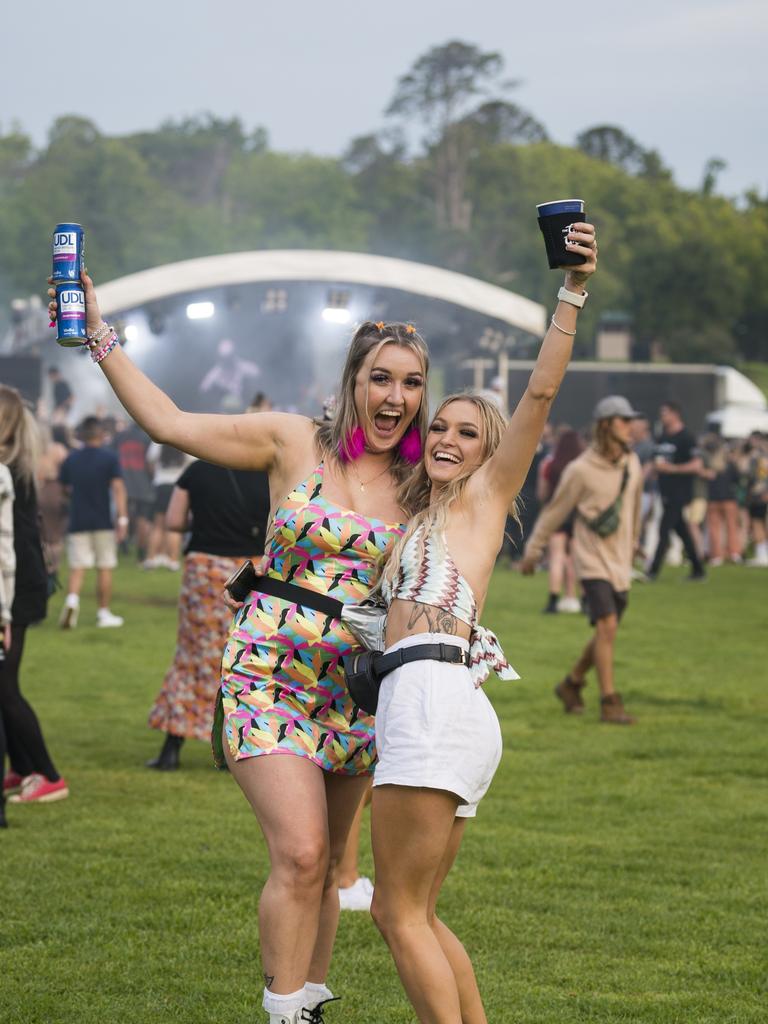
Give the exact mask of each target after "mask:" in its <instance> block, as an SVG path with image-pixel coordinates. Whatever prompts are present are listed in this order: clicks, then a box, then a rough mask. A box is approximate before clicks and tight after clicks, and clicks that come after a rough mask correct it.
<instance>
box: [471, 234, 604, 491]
mask: <svg viewBox="0 0 768 1024" xmlns="http://www.w3.org/2000/svg"><path fill="white" fill-rule="evenodd" d="M568 238H569V240H570V241H569V243H568V248H569V251H571V252H575V253H580V254H581V255H582V256H585V257H586V258H587V262H586V263H582V264H580V265H579V266H577V267H571V268H569V269H568V271H567V272H566V275H565V288H566V290H567V291H569V292H573V293H574V294H575V295H577V296H582V295H583V294H584V285H585V284H586V282H587V281H588V280H589V278H590V276H591V275H592V274H593V273H594V272H595V268H596V266H597V242H596V241H595V229H594V227H593V226H592V225H591V224H583V223H579V224H574V225H573V228H572V229H571V232H570V233H569V235H568ZM578 314H579V308H578V307H577V306H574V305H573V304H572V303H570V302H566V301H562V300H561V301H559V302H558V304H557V307H556V309H555V313H554V316H553V317H552V321H551V323H550V326H549V330H548V331H547V333H546V334H545V335H544V341H543V342H542V344H541V348H540V350H539V356H538V359H537V360H536V365H535V366H534V368H533V372H532V373H531V376H530V379H529V381H528V387H527V388H526V389H525V393H524V394H523V397H522V398H521V399H520V401H519V402H518V404H517V408H516V409H515V411H514V413H513V415H512V417H511V418H510V421H509V423H508V424H507V429H506V430H505V431H504V436H503V437H502V440H501V444H500V445H499V447H498V448H497V449H496V451H495V452H494V454H493V455H492V456H491V458H490V459H489V460H488V461H487V462H486V463H485V465H484V466H483V467H481V469H480V470H478V472H477V473H476V474H475V476H476V477H477V478H478V480H477V482H478V485H479V486H481V487H483V489H484V490H485V493H490V494H491V495H492V496H493V501H494V502H498V503H499V505H501V506H503V507H504V508H507V507H508V506H509V505H510V504H511V502H512V501H514V499H515V498H516V497H517V494H518V492H519V491H520V488H521V487H522V485H523V482H524V480H525V478H526V476H527V474H528V469H529V468H530V465H531V461H532V460H533V456H534V454H535V452H536V446H537V445H538V443H539V439H540V438H541V433H542V431H543V430H544V424H545V423H546V422H547V418H548V417H549V410H550V407H551V405H552V402H553V401H554V399H555V396H556V395H557V392H558V390H559V388H560V384H561V382H562V379H563V377H564V376H565V371H566V369H567V367H568V363H569V362H570V359H571V351H572V349H573V336H574V335H575V334H576V322H577V320H578Z"/></svg>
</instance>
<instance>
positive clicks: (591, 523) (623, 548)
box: [520, 395, 643, 725]
mask: <svg viewBox="0 0 768 1024" xmlns="http://www.w3.org/2000/svg"><path fill="white" fill-rule="evenodd" d="M641 415H642V413H639V412H636V411H635V410H634V409H633V408H632V406H631V405H630V403H629V402H628V401H627V399H626V398H624V397H622V396H621V395H609V396H608V397H607V398H603V399H601V401H599V402H598V403H597V405H596V406H595V411H594V413H593V419H594V433H593V441H592V445H591V446H590V447H589V448H587V450H586V451H585V452H583V453H582V454H581V455H580V456H579V457H578V458H576V459H574V460H573V462H571V463H569V465H568V466H566V468H565V470H564V472H563V475H562V477H561V478H560V483H559V484H558V486H557V489H556V491H555V493H554V495H553V496H552V500H551V501H550V502H549V504H548V505H547V506H546V508H545V509H544V511H543V512H542V514H541V516H540V517H539V519H538V521H537V522H536V526H535V528H534V531H533V533H532V534H531V537H530V540H529V541H528V543H527V544H526V546H525V553H524V555H523V558H522V561H521V563H520V569H521V571H522V572H523V573H524V574H526V575H530V574H531V573H533V571H534V569H535V568H536V565H537V564H538V561H539V559H540V557H541V554H542V551H543V550H544V548H545V546H546V544H547V541H548V540H549V537H550V535H551V534H552V533H553V532H554V531H555V530H556V529H557V527H558V526H559V525H560V524H561V523H562V522H564V521H565V520H566V519H567V518H568V516H569V515H570V514H571V513H572V512H574V511H575V512H576V516H575V521H574V531H573V544H572V552H573V558H574V562H575V564H576V572H577V575H578V577H579V580H580V581H581V586H582V589H583V591H584V597H585V599H586V603H587V608H588V611H589V618H590V622H591V623H592V625H593V626H594V628H595V632H594V635H593V636H592V639H591V640H590V641H589V643H588V644H587V645H586V647H585V648H584V650H583V651H582V653H581V655H580V656H579V658H578V659H577V661H576V662H575V664H574V665H573V667H572V668H571V670H570V672H569V673H568V674H567V675H566V676H565V678H564V679H563V680H562V682H560V683H558V685H557V686H556V687H555V694H556V696H557V697H558V698H559V699H560V700H561V701H562V703H563V707H564V709H565V711H566V713H567V714H571V715H577V714H581V713H582V712H583V710H584V700H583V698H582V689H583V688H584V685H585V682H586V679H585V677H586V674H587V672H588V671H589V670H590V669H591V668H594V669H595V670H596V673H597V682H598V686H599V687H600V720H601V721H603V722H609V723H612V724H614V725H631V724H632V723H633V722H634V721H635V719H634V718H633V717H632V715H630V714H628V713H627V711H626V710H625V708H624V703H623V701H622V699H621V695H620V694H618V693H616V691H615V689H614V686H613V650H614V643H615V639H616V630H617V629H618V625H619V621H620V620H621V617H622V615H623V614H624V611H625V609H626V607H627V601H628V595H629V586H630V580H631V572H632V560H633V557H634V553H635V550H636V547H637V542H638V538H639V533H640V506H641V498H642V493H643V473H642V469H641V467H640V461H639V459H638V458H637V456H636V455H635V454H634V453H633V452H632V451H631V450H630V444H631V425H632V421H633V420H635V419H637V418H638V417H640V416H641Z"/></svg>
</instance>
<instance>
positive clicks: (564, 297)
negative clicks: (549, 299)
mask: <svg viewBox="0 0 768 1024" xmlns="http://www.w3.org/2000/svg"><path fill="white" fill-rule="evenodd" d="M588 298H589V292H584V293H583V294H581V295H577V294H576V292H569V291H568V289H567V288H561V289H560V291H559V292H558V293H557V300H558V302H570V304H571V305H572V306H577V307H578V308H579V309H582V308H583V306H584V303H585V302H586V301H587V299H588Z"/></svg>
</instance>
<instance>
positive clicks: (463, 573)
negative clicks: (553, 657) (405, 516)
mask: <svg viewBox="0 0 768 1024" xmlns="http://www.w3.org/2000/svg"><path fill="white" fill-rule="evenodd" d="M568 239H569V249H570V251H572V252H575V253H579V254H580V255H582V256H583V257H584V258H585V260H586V262H585V263H583V264H580V265H579V266H578V267H575V268H570V269H569V270H568V272H567V273H566V279H565V288H561V289H560V292H559V294H558V299H559V302H558V305H557V308H556V310H555V313H554V316H553V317H552V322H551V326H550V328H549V330H548V331H547V334H546V336H545V338H544V342H543V344H542V347H541V351H540V353H539V358H538V360H537V362H536V366H535V368H534V370H533V373H532V374H531V378H530V380H529V382H528V387H527V389H526V391H525V394H524V395H523V396H522V398H521V399H520V402H519V403H518V405H517V408H516V409H515V412H514V415H513V416H512V418H511V420H510V421H509V423H508V424H505V421H504V419H503V417H502V416H501V414H500V413H499V411H498V408H497V407H496V405H495V404H493V403H491V402H489V401H487V400H486V399H483V398H481V397H478V396H474V395H453V396H451V397H450V398H447V399H446V400H445V401H444V402H443V403H442V405H441V406H440V408H439V409H438V410H437V413H436V415H435V417H434V419H433V421H432V424H431V426H430V428H429V433H428V435H427V443H426V450H425V454H424V463H423V467H422V470H421V472H420V473H419V474H418V475H417V477H416V478H415V480H414V481H413V482H412V483H411V484H410V485H409V487H408V490H409V495H408V497H409V498H410V499H411V501H412V504H411V505H410V507H417V508H419V507H420V508H422V511H421V512H419V513H418V514H417V515H416V516H415V517H414V518H413V519H412V520H411V522H410V524H409V527H408V530H407V531H406V533H405V534H404V536H403V538H402V540H401V541H400V542H399V543H398V545H397V546H396V547H395V549H394V551H393V553H392V556H391V558H390V560H389V562H388V564H387V566H386V568H385V570H384V576H383V580H382V591H383V594H384V597H385V598H386V600H387V603H388V604H389V611H388V616H387V633H386V637H387V649H386V651H385V652H384V654H382V655H380V656H378V657H377V658H375V659H374V662H375V667H376V670H377V672H378V674H379V675H380V676H381V677H382V680H381V686H380V690H379V703H378V708H377V711H376V747H377V752H378V763H377V766H376V772H375V775H374V783H373V784H374V792H373V806H372V831H373V852H374V858H375V863H376V886H375V890H374V896H373V905H372V908H371V913H372V914H373V917H374V920H375V922H376V924H377V926H378V928H379V930H380V931H381V932H382V934H383V936H384V938H385V939H386V942H387V944H388V946H389V948H390V951H391V953H392V956H393V958H394V960H395V964H396V966H397V969H398V972H399V974H400V978H401V980H402V982H403V985H404V987H405V990H406V992H407V994H408V997H409V999H410V1001H411V1003H412V1005H413V1007H414V1010H415V1011H416V1015H417V1016H418V1019H419V1020H420V1021H422V1022H425V1024H485V1022H486V1016H485V1010H484V1009H483V1004H482V1000H481V998H480V992H479V989H478V986H477V982H476V980H475V975H474V971H473V969H472V964H471V961H470V959H469V956H468V954H467V952H466V951H465V949H464V947H463V946H462V945H461V943H460V942H459V940H458V939H457V938H456V936H455V935H454V934H453V933H452V932H451V931H450V930H449V928H448V927H447V926H446V925H445V924H444V923H443V922H442V921H440V920H439V918H438V917H437V915H436V913H435V907H436V903H437V897H438V894H439V892H440V887H441V885H442V883H443V880H444V879H445V877H446V875H447V874H448V871H449V870H450V868H451V865H452V864H453V861H454V859H455V857H456V854H457V852H458V849H459V845H460V843H461V838H462V834H463V830H464V827H465V824H466V819H467V818H469V817H472V816H474V814H475V812H476V810H477V805H478V802H479V801H480V800H481V798H482V797H483V795H484V794H485V792H486V790H487V789H488V787H489V785H490V783H491V780H492V778H493V774H494V772H495V770H496V768H497V766H498V763H499V760H500V757H501V731H500V729H499V723H498V719H497V718H496V714H495V712H494V710H493V708H492V706H491V704H490V701H489V700H488V698H487V697H486V695H485V693H484V692H483V690H482V689H480V686H481V684H482V682H483V681H484V679H485V678H486V677H487V676H488V674H489V671H490V670H491V669H493V670H494V671H496V672H497V674H498V675H500V676H501V677H502V678H506V679H515V678H517V675H516V673H515V672H514V670H513V669H511V667H510V666H509V664H508V662H507V660H506V658H505V657H504V654H503V652H502V650H501V648H500V646H499V643H498V640H497V639H496V637H495V636H494V635H493V634H492V633H490V632H489V631H488V630H485V629H483V628H482V627H480V626H479V625H478V619H479V615H480V610H481V609H482V606H483V602H484V600H485V596H486V592H487V589H488V583H489V580H490V578H491V573H492V572H493V568H494V564H495V561H496V556H497V554H498V552H499V550H500V548H501V545H502V541H503V537H504V527H505V523H506V518H507V513H508V510H509V508H510V507H511V506H513V505H514V501H515V498H516V497H517V493H518V491H519V490H520V487H521V486H522V484H523V481H524V480H525V477H526V474H527V472H528V469H529V466H530V464H531V461H532V459H533V455H534V452H535V450H536V446H537V444H538V442H539V438H540V436H541V433H542V430H543V428H544V424H545V423H546V421H547V417H548V415H549V409H550V406H551V404H552V401H553V399H554V397H555V395H556V394H557V391H558V388H559V386H560V382H561V381H562V378H563V375H564V374H565V370H566V367H567V366H568V362H569V359H570V356H571V348H572V341H573V335H574V334H575V333H576V319H577V314H578V310H579V309H580V308H581V306H583V304H584V299H585V297H586V295H585V292H584V289H583V285H584V283H585V282H586V281H587V280H588V278H589V276H590V274H592V273H593V272H594V270H595V267H596V262H597V245H596V243H595V235H594V229H593V228H592V226H591V225H589V224H581V223H580V224H574V225H572V227H571V231H570V234H569V236H568ZM413 489H415V491H414V490H413Z"/></svg>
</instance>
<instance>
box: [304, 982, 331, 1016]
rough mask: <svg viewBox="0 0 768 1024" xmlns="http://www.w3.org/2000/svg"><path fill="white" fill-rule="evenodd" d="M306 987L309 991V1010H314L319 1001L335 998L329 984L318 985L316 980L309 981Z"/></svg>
mask: <svg viewBox="0 0 768 1024" xmlns="http://www.w3.org/2000/svg"><path fill="white" fill-rule="evenodd" d="M304 988H305V990H306V993H307V1001H306V1003H305V1005H306V1007H307V1009H308V1010H314V1008H315V1007H316V1006H317V1004H318V1003H322V1002H323V1001H324V1000H326V999H333V992H331V990H330V989H329V988H328V986H327V985H317V984H315V982H314V981H308V982H307V983H306V985H305V986H304Z"/></svg>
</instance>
